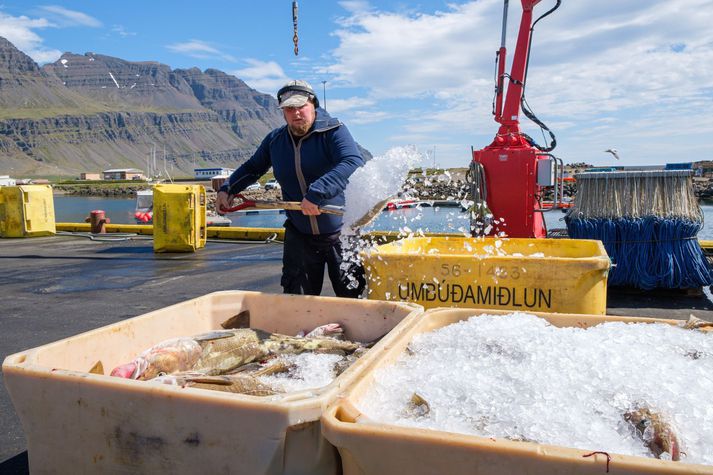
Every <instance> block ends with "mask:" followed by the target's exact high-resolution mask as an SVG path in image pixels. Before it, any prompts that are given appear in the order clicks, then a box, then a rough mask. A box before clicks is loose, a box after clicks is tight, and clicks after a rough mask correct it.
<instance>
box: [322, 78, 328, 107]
mask: <svg viewBox="0 0 713 475" xmlns="http://www.w3.org/2000/svg"><path fill="white" fill-rule="evenodd" d="M322 103H323V104H324V105H323V106H322V107H324V110H327V81H322Z"/></svg>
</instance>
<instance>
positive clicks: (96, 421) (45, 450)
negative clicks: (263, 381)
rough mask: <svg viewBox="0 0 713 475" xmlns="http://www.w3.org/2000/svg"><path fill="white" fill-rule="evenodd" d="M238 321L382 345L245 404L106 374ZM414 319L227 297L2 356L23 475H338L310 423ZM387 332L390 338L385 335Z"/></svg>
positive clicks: (296, 300)
mask: <svg viewBox="0 0 713 475" xmlns="http://www.w3.org/2000/svg"><path fill="white" fill-rule="evenodd" d="M243 310H249V311H250V326H252V327H254V328H261V329H263V330H267V331H272V332H279V333H284V334H292V335H294V334H296V333H297V332H299V331H300V330H305V329H311V328H314V327H316V326H319V325H322V324H325V323H329V322H335V321H336V322H339V323H341V324H342V325H343V326H344V328H345V336H346V337H347V338H349V339H353V340H358V341H371V340H374V339H376V338H378V337H380V336H382V335H384V334H386V333H388V335H387V336H385V337H384V338H383V339H382V340H381V341H380V342H379V343H378V344H377V345H376V346H375V347H374V348H372V349H371V350H370V351H369V352H367V354H366V355H364V356H363V357H362V358H360V359H358V360H357V361H356V363H355V364H353V365H352V366H351V367H350V368H349V369H347V370H346V371H345V372H344V373H342V374H341V375H340V376H339V377H338V378H336V379H335V380H334V381H333V382H332V383H331V384H329V385H328V386H325V387H323V388H321V389H317V390H313V391H309V390H307V391H299V392H293V393H288V394H286V395H279V396H269V397H255V396H247V395H241V394H229V393H223V392H219V391H210V390H203V389H196V388H183V389H182V388H178V387H173V386H167V385H160V384H155V383H147V382H142V381H134V380H127V379H121V378H117V377H112V376H104V375H98V374H90V373H88V370H89V369H90V368H92V366H94V364H95V363H96V362H97V361H101V362H102V365H103V367H104V371H105V372H106V373H107V374H108V373H109V372H110V371H111V369H112V368H114V367H116V366H117V365H119V364H121V363H125V362H128V361H130V360H132V359H133V358H134V357H135V356H136V355H138V354H139V353H140V352H141V351H143V350H144V349H146V348H149V347H150V346H152V345H154V344H156V343H158V342H159V341H162V340H165V339H168V338H173V337H178V336H186V335H195V334H199V333H203V332H206V331H209V330H212V329H216V328H220V323H221V322H223V321H225V320H227V319H228V318H230V317H232V316H234V315H237V314H238V313H240V312H242V311H243ZM421 313H423V308H422V307H419V306H417V305H412V304H405V303H394V302H376V301H367V300H355V299H341V298H334V297H311V296H298V295H282V294H280V295H273V294H263V293H259V292H243V291H226V292H216V293H212V294H208V295H205V296H203V297H199V298H196V299H193V300H188V301H186V302H182V303H179V304H176V305H173V306H170V307H166V308H163V309H160V310H156V311H154V312H151V313H147V314H145V315H141V316H138V317H135V318H131V319H128V320H125V321H122V322H119V323H116V324H113V325H109V326H106V327H102V328H98V329H96V330H93V331H90V332H87V333H83V334H80V335H77V336H73V337H71V338H67V339H64V340H61V341H57V342H55V343H51V344H48V345H45V346H41V347H38V348H35V349H32V350H27V351H23V352H21V353H17V354H14V355H11V356H8V357H7V358H6V359H5V362H4V363H3V367H2V369H3V376H4V379H5V384H6V386H7V389H8V392H9V393H10V396H11V398H12V401H13V404H14V406H15V409H16V411H17V413H18V415H19V418H20V420H21V422H22V426H23V429H24V431H25V435H26V436H27V443H28V454H29V464H30V471H31V472H32V473H49V472H52V473H171V474H175V473H185V474H194V473H231V474H251V475H252V474H283V473H290V474H292V473H294V474H297V473H303V474H336V473H339V466H340V465H339V457H338V454H337V452H336V449H335V448H334V447H333V446H331V445H330V444H329V443H327V442H326V440H325V439H324V438H323V436H322V434H321V431H320V423H319V417H320V415H321V413H322V410H323V409H324V408H325V407H326V406H327V404H328V403H330V402H331V401H332V400H334V399H335V398H336V397H337V395H338V394H339V392H340V391H342V390H343V389H344V388H346V387H348V385H349V384H350V383H351V381H353V380H354V379H355V377H356V376H357V375H358V374H359V373H360V372H361V371H362V370H363V369H364V368H365V367H367V366H368V365H369V364H371V362H372V361H373V360H374V359H375V357H376V355H377V354H378V353H379V352H382V351H384V348H386V347H388V344H389V342H391V341H392V340H393V339H394V338H395V336H397V335H398V334H399V333H400V331H402V330H403V326H402V325H400V322H401V321H402V320H403V319H404V318H405V317H407V316H408V315H412V314H421ZM389 332H391V333H389Z"/></svg>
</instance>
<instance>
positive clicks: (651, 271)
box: [565, 216, 713, 290]
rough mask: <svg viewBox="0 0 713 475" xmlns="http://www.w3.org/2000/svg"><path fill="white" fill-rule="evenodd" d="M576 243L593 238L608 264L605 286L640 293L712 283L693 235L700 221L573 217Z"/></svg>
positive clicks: (569, 222)
mask: <svg viewBox="0 0 713 475" xmlns="http://www.w3.org/2000/svg"><path fill="white" fill-rule="evenodd" d="M565 222H566V223H567V232H568V233H569V236H570V237H571V238H574V239H597V240H599V241H602V242H603V243H604V248H605V249H606V251H607V254H609V258H610V259H611V261H612V264H613V266H612V269H611V271H610V273H609V285H611V286H630V287H638V288H641V289H644V290H651V289H656V288H667V289H690V288H696V287H701V286H704V285H705V286H708V285H711V284H712V283H713V274H711V269H710V268H709V266H708V261H707V260H706V257H705V255H704V254H703V250H702V249H701V246H700V245H699V244H698V239H696V236H697V235H698V232H699V231H700V230H701V228H702V227H703V223H701V222H699V221H692V220H688V219H683V218H661V217H656V216H651V217H645V218H614V219H609V218H572V217H566V218H565Z"/></svg>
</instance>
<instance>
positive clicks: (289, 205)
mask: <svg viewBox="0 0 713 475" xmlns="http://www.w3.org/2000/svg"><path fill="white" fill-rule="evenodd" d="M235 197H236V198H240V199H241V200H242V202H241V203H240V204H238V205H236V206H233V207H232V208H227V209H226V208H221V210H220V211H221V213H232V212H234V211H239V210H241V209H246V208H258V209H288V210H292V211H299V210H301V209H302V206H301V204H300V203H299V202H298V201H279V200H251V199H249V198H246V197H245V196H243V195H241V194H237V195H235ZM319 210H320V211H321V212H322V213H326V214H336V215H343V214H344V208H343V207H342V206H335V205H324V206H320V207H319Z"/></svg>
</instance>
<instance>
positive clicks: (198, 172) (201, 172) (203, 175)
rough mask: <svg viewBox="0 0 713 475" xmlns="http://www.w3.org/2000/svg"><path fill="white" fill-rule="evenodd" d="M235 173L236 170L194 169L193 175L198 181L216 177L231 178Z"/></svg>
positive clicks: (219, 168) (220, 168) (218, 168)
mask: <svg viewBox="0 0 713 475" xmlns="http://www.w3.org/2000/svg"><path fill="white" fill-rule="evenodd" d="M234 171H235V169H234V168H222V167H216V168H194V169H193V173H194V175H195V177H196V180H210V179H211V178H213V177H214V176H229V175H230V174H231V173H233V172H234Z"/></svg>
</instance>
